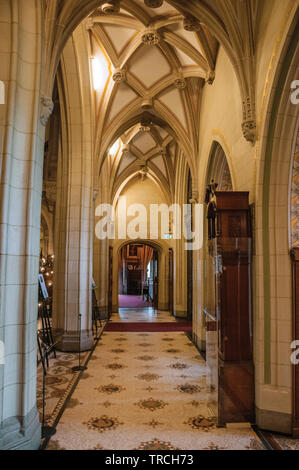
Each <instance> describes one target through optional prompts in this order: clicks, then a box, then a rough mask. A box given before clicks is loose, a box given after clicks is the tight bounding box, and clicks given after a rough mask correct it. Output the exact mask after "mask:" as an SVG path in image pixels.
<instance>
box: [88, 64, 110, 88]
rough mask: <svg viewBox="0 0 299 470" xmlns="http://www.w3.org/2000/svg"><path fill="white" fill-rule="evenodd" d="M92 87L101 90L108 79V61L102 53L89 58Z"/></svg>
mask: <svg viewBox="0 0 299 470" xmlns="http://www.w3.org/2000/svg"><path fill="white" fill-rule="evenodd" d="M91 64H92V77H93V87H94V89H95V90H96V91H103V90H104V88H105V86H106V83H107V81H108V79H109V74H110V71H109V63H108V62H107V60H106V58H105V56H104V55H101V56H96V57H92V58H91Z"/></svg>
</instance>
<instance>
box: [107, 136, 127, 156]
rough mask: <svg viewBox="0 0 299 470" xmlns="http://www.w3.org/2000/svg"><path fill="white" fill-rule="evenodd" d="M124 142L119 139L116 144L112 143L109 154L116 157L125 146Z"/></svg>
mask: <svg viewBox="0 0 299 470" xmlns="http://www.w3.org/2000/svg"><path fill="white" fill-rule="evenodd" d="M123 146H124V144H123V142H122V140H121V139H117V140H116V141H115V142H114V144H113V145H112V147H110V149H109V155H111V157H116V155H117V154H118V153H119V152H121V151H122V148H123Z"/></svg>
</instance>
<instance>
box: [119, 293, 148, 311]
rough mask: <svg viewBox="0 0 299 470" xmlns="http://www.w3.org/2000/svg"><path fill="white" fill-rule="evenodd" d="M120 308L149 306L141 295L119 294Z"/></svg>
mask: <svg viewBox="0 0 299 470" xmlns="http://www.w3.org/2000/svg"><path fill="white" fill-rule="evenodd" d="M118 298H119V307H120V308H144V307H151V306H152V304H151V303H150V302H143V299H142V295H119V296H118Z"/></svg>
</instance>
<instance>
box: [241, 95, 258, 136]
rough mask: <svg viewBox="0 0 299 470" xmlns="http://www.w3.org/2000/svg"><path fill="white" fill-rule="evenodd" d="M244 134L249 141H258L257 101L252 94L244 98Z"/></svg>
mask: <svg viewBox="0 0 299 470" xmlns="http://www.w3.org/2000/svg"><path fill="white" fill-rule="evenodd" d="M242 130H243V135H244V137H245V139H246V140H248V142H251V143H252V144H255V142H256V120H255V102H254V99H253V98H251V97H250V96H247V97H246V98H245V99H244V100H243V124H242Z"/></svg>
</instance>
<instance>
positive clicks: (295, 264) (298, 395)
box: [291, 248, 299, 439]
mask: <svg viewBox="0 0 299 470" xmlns="http://www.w3.org/2000/svg"><path fill="white" fill-rule="evenodd" d="M291 259H292V268H293V269H292V270H293V341H296V340H297V341H298V340H299V248H293V249H292V250H291ZM292 427H293V436H294V437H295V438H297V439H298V438H299V364H298V365H293V426H292Z"/></svg>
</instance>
